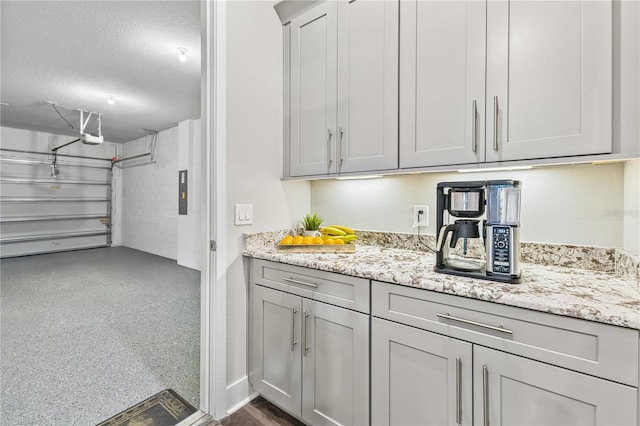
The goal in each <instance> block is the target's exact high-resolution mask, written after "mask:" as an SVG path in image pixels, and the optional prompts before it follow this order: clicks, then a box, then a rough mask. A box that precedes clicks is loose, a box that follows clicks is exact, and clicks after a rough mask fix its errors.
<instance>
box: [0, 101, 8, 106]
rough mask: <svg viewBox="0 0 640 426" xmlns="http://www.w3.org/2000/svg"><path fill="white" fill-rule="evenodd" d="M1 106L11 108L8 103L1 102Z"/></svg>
mask: <svg viewBox="0 0 640 426" xmlns="http://www.w3.org/2000/svg"><path fill="white" fill-rule="evenodd" d="M0 105H2V106H9V104H8V103H6V102H0Z"/></svg>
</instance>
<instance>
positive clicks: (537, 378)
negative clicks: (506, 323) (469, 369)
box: [473, 345, 637, 426]
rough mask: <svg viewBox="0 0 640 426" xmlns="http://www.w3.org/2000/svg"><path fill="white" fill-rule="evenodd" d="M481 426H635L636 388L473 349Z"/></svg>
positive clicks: (539, 363)
mask: <svg viewBox="0 0 640 426" xmlns="http://www.w3.org/2000/svg"><path fill="white" fill-rule="evenodd" d="M473 361H474V366H473V388H474V389H473V390H474V407H477V408H476V410H475V416H474V417H475V424H477V425H541V426H543V425H544V426H554V425H558V426H560V425H562V426H569V425H576V426H579V425H603V426H604V425H636V424H637V417H636V400H637V389H636V388H632V387H630V386H626V385H621V384H619V383H615V382H611V381H608V380H603V379H600V378H597V377H592V376H588V375H586V374H581V373H578V372H575V371H571V370H566V369H564V368H560V367H556V366H553V365H548V364H544V363H541V362H537V361H532V360H530V359H526V358H522V357H519V356H516V355H511V354H508V353H505V352H500V351H497V350H493V349H488V348H484V347H481V346H477V345H475V346H474V349H473Z"/></svg>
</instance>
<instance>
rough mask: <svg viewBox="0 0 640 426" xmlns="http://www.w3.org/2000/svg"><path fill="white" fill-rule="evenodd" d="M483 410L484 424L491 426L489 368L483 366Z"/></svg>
mask: <svg viewBox="0 0 640 426" xmlns="http://www.w3.org/2000/svg"><path fill="white" fill-rule="evenodd" d="M482 410H483V411H484V413H483V414H484V426H489V369H488V368H487V366H486V365H483V366H482Z"/></svg>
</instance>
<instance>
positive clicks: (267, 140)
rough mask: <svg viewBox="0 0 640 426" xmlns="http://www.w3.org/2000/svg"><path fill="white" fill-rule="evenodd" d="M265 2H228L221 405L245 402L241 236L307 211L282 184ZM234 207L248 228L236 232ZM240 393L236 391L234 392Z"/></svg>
mask: <svg viewBox="0 0 640 426" xmlns="http://www.w3.org/2000/svg"><path fill="white" fill-rule="evenodd" d="M273 4H274V2H271V1H240V2H238V1H235V2H229V3H227V206H228V207H227V209H228V211H227V217H228V218H229V221H228V225H227V303H228V306H227V312H228V318H227V340H228V342H227V384H229V385H231V384H236V385H234V386H230V388H229V391H228V392H227V405H228V407H233V406H234V405H235V404H236V403H238V402H240V401H241V399H242V398H244V397H246V396H247V395H246V391H244V394H243V391H242V389H246V377H245V376H246V375H247V279H248V277H247V275H246V274H245V270H244V267H243V259H242V255H241V253H242V249H243V233H245V232H258V231H271V230H274V229H282V228H288V227H292V226H294V225H295V223H296V222H297V220H299V219H300V218H301V217H302V216H303V215H304V214H306V213H308V212H309V206H310V195H309V182H304V181H300V182H283V181H281V180H280V177H281V175H282V158H283V154H282V137H283V135H282V117H283V112H282V108H283V104H282V93H283V86H282V78H283V77H282V76H283V70H282V26H281V24H280V21H279V20H278V17H277V15H276V13H275V11H274V10H273ZM238 203H242V204H244V203H249V204H253V212H254V224H253V225H249V226H234V224H233V217H234V214H233V209H234V205H235V204H238ZM235 388H238V389H241V391H237V389H235Z"/></svg>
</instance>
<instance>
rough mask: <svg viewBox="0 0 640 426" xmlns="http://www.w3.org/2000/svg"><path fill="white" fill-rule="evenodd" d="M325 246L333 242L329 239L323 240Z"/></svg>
mask: <svg viewBox="0 0 640 426" xmlns="http://www.w3.org/2000/svg"><path fill="white" fill-rule="evenodd" d="M324 243H325V244H335V243H334V241H333V240H332V239H331V238H327V239H325V240H324Z"/></svg>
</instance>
